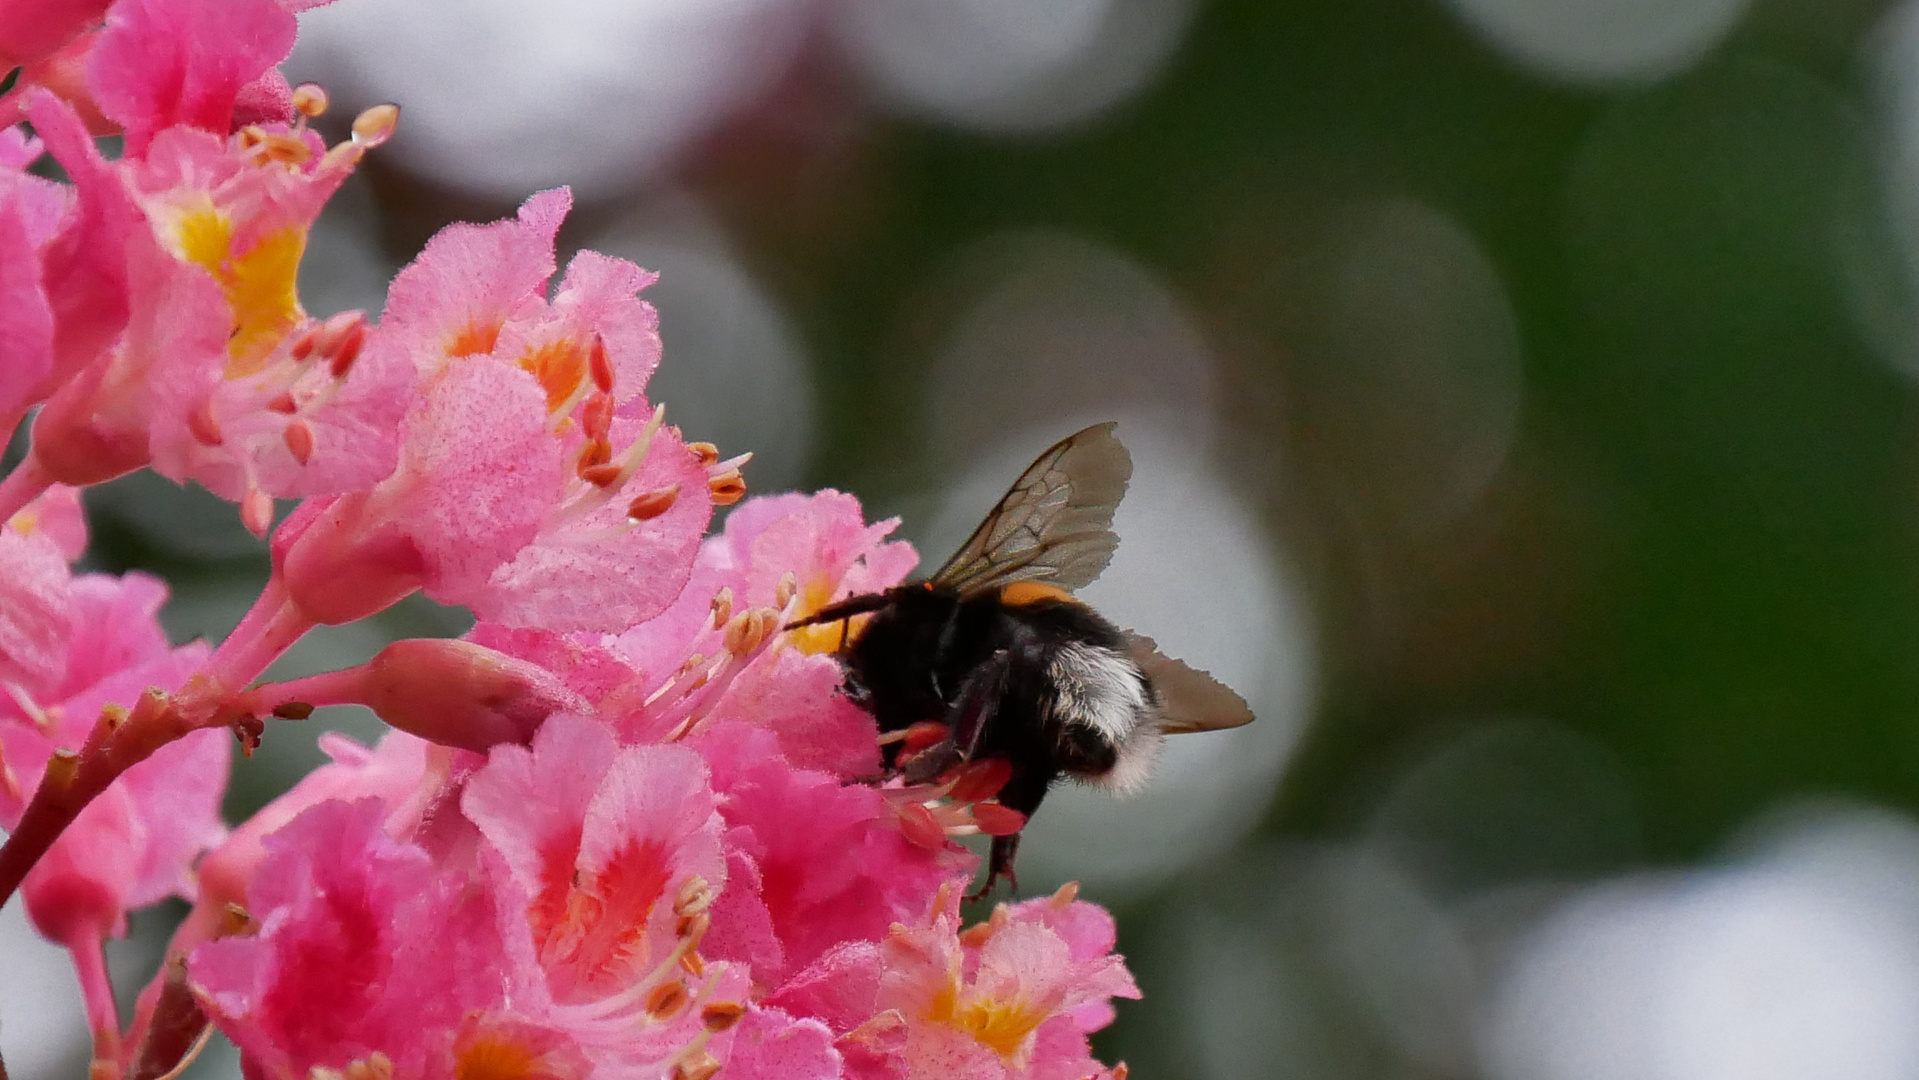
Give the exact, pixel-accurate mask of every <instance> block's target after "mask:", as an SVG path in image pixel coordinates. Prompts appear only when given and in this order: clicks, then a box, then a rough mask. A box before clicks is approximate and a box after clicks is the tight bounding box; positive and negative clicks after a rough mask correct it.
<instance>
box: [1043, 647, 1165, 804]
mask: <svg viewBox="0 0 1919 1080" xmlns="http://www.w3.org/2000/svg"><path fill="white" fill-rule="evenodd" d="M1047 674H1048V675H1049V676H1050V677H1051V680H1052V683H1053V686H1054V689H1055V690H1056V691H1057V693H1058V695H1059V699H1058V701H1057V702H1056V704H1055V706H1054V716H1055V718H1056V719H1057V720H1058V721H1059V722H1060V723H1061V724H1065V725H1071V726H1075V727H1080V728H1084V729H1090V730H1091V731H1093V732H1094V733H1096V734H1097V735H1098V736H1099V738H1100V740H1101V741H1102V742H1105V743H1107V744H1108V745H1110V746H1112V747H1113V751H1114V755H1115V761H1114V763H1113V767H1112V768H1111V769H1110V770H1108V771H1107V772H1105V773H1103V774H1101V775H1099V776H1088V777H1084V779H1086V780H1089V781H1091V782H1093V783H1096V784H1099V785H1101V786H1103V787H1107V788H1110V789H1112V790H1113V791H1114V792H1115V793H1117V794H1122V795H1123V794H1127V793H1129V792H1131V791H1133V790H1134V789H1136V788H1138V787H1139V786H1140V785H1141V784H1143V783H1145V781H1146V778H1147V777H1148V776H1150V775H1151V773H1152V767H1153V760H1154V758H1156V757H1158V755H1159V744H1160V739H1161V734H1160V731H1159V724H1158V722H1157V718H1158V715H1159V707H1158V703H1157V702H1156V701H1155V700H1154V698H1153V694H1152V690H1151V689H1150V688H1149V687H1148V685H1147V682H1146V676H1145V675H1143V674H1141V672H1140V670H1139V667H1138V665H1136V664H1134V663H1133V661H1132V660H1131V659H1130V658H1128V657H1126V656H1124V655H1121V654H1120V653H1118V652H1115V651H1114V650H1112V649H1106V648H1102V647H1100V646H1097V645H1079V644H1075V645H1067V646H1065V647H1063V648H1061V649H1060V650H1059V652H1058V653H1057V654H1056V655H1055V656H1054V658H1053V662H1052V664H1051V666H1050V669H1049V670H1048V672H1047Z"/></svg>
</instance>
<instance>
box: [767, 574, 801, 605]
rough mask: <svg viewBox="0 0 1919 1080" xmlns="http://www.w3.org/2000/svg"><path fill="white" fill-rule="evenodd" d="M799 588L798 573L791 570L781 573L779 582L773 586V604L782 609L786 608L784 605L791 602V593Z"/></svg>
mask: <svg viewBox="0 0 1919 1080" xmlns="http://www.w3.org/2000/svg"><path fill="white" fill-rule="evenodd" d="M799 588H800V579H799V575H797V574H795V573H793V571H791V570H788V571H787V572H786V573H784V574H781V575H780V583H779V584H778V585H775V586H774V587H773V606H774V607H776V608H779V609H780V610H782V611H784V610H786V605H788V604H790V603H792V602H793V594H794V593H796V592H798V591H799Z"/></svg>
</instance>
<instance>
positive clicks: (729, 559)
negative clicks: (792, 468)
mask: <svg viewBox="0 0 1919 1080" xmlns="http://www.w3.org/2000/svg"><path fill="white" fill-rule="evenodd" d="M898 526H899V519H898V518H890V519H888V520H886V521H880V522H876V523H874V524H872V525H868V524H866V521H865V517H864V516H863V515H862V513H861V511H860V504H859V500H858V499H856V498H854V497H853V496H851V495H846V494H842V493H841V492H838V491H833V490H831V489H828V490H825V491H820V492H816V493H814V494H812V495H802V494H798V493H795V494H789V495H772V496H767V497H763V498H757V499H749V500H747V501H746V502H744V503H742V504H741V505H740V507H739V509H737V510H735V511H733V513H732V514H730V515H728V516H727V519H726V528H725V530H724V531H723V532H722V533H721V534H720V535H719V536H718V537H715V538H714V540H713V541H712V542H711V543H709V544H708V545H707V548H706V550H705V552H704V553H703V555H702V558H701V562H702V564H703V565H707V566H711V567H714V568H715V569H717V570H720V571H722V572H723V573H728V574H730V575H731V580H730V581H729V582H728V584H730V585H731V586H732V587H733V589H734V593H735V596H736V598H737V599H738V600H739V601H742V602H744V603H747V604H756V605H757V604H768V603H771V602H772V601H773V599H774V596H775V593H776V592H778V591H779V588H780V582H781V580H782V579H784V578H785V577H786V575H788V574H791V575H792V579H791V580H790V582H789V583H788V587H789V588H791V589H793V590H794V595H795V597H796V601H797V606H795V607H794V608H793V610H792V613H791V615H790V616H789V617H788V618H789V621H790V620H792V619H803V618H805V617H806V616H808V615H811V614H812V613H814V612H815V611H818V610H819V609H821V608H823V607H825V606H826V605H828V604H830V603H832V602H833V601H835V600H843V599H845V598H846V597H849V596H857V595H860V594H862V593H872V592H881V591H883V590H885V589H888V588H891V587H892V586H894V585H897V584H899V583H900V582H901V581H903V580H905V578H906V575H907V574H909V573H911V572H912V570H913V567H914V565H915V564H916V563H918V562H919V555H918V553H917V552H915V551H914V550H913V546H912V545H911V544H906V543H901V542H898V541H894V542H890V543H889V542H886V537H887V536H889V535H891V534H892V532H893V530H894V529H895V528H897V527H898ZM778 606H781V607H784V606H785V605H784V604H782V605H778ZM840 633H841V628H840V626H839V625H838V624H833V625H822V626H808V627H802V628H800V629H798V630H792V631H789V632H788V635H787V636H788V638H789V640H791V641H792V642H793V644H795V645H796V646H798V647H799V648H801V649H803V650H805V651H806V652H809V653H827V652H831V651H833V650H834V649H837V648H838V647H839V644H840Z"/></svg>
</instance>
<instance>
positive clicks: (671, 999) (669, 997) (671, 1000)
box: [645, 979, 687, 1020]
mask: <svg viewBox="0 0 1919 1080" xmlns="http://www.w3.org/2000/svg"><path fill="white" fill-rule="evenodd" d="M686 1000H687V993H686V985H685V984H684V983H681V982H680V981H679V980H678V979H675V980H674V981H672V982H669V983H661V984H660V985H658V986H656V987H654V988H653V992H652V993H650V994H648V995H646V1005H645V1008H646V1012H647V1015H649V1016H651V1017H653V1018H654V1019H655V1020H665V1019H666V1018H668V1017H670V1016H672V1015H673V1014H674V1013H676V1012H679V1011H680V1009H682V1008H683V1007H685V1005H686Z"/></svg>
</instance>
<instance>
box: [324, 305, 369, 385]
mask: <svg viewBox="0 0 1919 1080" xmlns="http://www.w3.org/2000/svg"><path fill="white" fill-rule="evenodd" d="M352 314H353V316H354V319H353V326H352V327H351V328H350V329H349V330H347V332H346V333H345V335H343V336H342V337H341V338H340V340H339V341H338V343H336V344H335V345H334V346H333V350H332V352H333V360H332V362H331V363H330V364H329V366H328V370H329V371H330V372H331V373H332V375H333V377H334V378H336V379H344V378H346V376H347V372H349V371H352V370H353V362H354V361H355V360H358V359H359V358H360V350H361V349H363V348H365V347H366V317H365V316H363V315H361V314H360V313H359V312H357V311H355V312H353V313H352Z"/></svg>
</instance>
